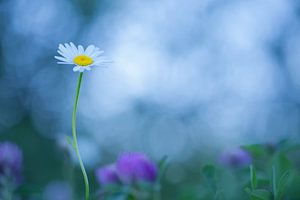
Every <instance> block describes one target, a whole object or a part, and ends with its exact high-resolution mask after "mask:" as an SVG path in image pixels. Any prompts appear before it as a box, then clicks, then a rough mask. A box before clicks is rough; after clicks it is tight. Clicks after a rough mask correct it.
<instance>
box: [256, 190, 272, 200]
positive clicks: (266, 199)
mask: <svg viewBox="0 0 300 200" xmlns="http://www.w3.org/2000/svg"><path fill="white" fill-rule="evenodd" d="M251 196H252V197H255V198H257V199H259V200H270V199H271V196H272V195H271V193H270V191H268V190H265V189H255V190H252V191H251Z"/></svg>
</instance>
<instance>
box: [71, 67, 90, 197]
mask: <svg viewBox="0 0 300 200" xmlns="http://www.w3.org/2000/svg"><path fill="white" fill-rule="evenodd" d="M82 75H83V72H81V73H80V74H79V78H78V85H77V89H76V97H75V102H74V109H73V115H72V136H73V143H74V144H73V146H74V149H75V152H76V155H77V158H78V161H79V164H80V168H81V171H82V175H83V179H84V184H85V200H89V193H90V192H89V190H90V189H89V180H88V176H87V173H86V171H85V168H84V165H83V162H82V159H81V156H80V152H79V148H78V143H77V136H76V113H77V104H78V97H79V92H80V86H81V80H82Z"/></svg>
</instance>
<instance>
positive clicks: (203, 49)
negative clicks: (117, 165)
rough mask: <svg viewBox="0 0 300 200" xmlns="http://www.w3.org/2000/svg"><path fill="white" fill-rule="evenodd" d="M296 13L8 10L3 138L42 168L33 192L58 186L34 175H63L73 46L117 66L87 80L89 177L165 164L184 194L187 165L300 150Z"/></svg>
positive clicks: (85, 1)
mask: <svg viewBox="0 0 300 200" xmlns="http://www.w3.org/2000/svg"><path fill="white" fill-rule="evenodd" d="M299 9H300V3H299V2H298V1H296V0H263V1H262V0H251V1H247V0H245V1H244V0H222V1H217V0H201V1H199V0H176V1H174V0H153V1H138V0H128V1H121V0H116V1H109V0H101V1H100V0H43V1H41V0H31V1H28V0H1V1H0V28H1V32H0V40H1V43H0V45H1V46H0V61H1V64H0V137H1V139H2V140H4V139H9V140H14V141H16V142H17V143H19V144H20V145H21V146H22V147H23V149H24V151H25V159H26V156H27V158H32V157H36V159H37V160H36V162H37V163H38V164H37V163H35V164H33V163H27V166H29V167H27V171H28V174H29V175H28V177H32V181H33V182H34V181H37V180H38V181H40V182H42V181H44V182H46V181H48V180H50V179H51V178H52V177H53V176H52V175H46V174H44V175H43V176H42V177H41V176H39V175H34V174H35V171H34V170H33V169H35V168H33V166H37V165H38V166H40V167H41V168H43V169H45V171H46V170H48V168H47V166H48V164H47V166H46V163H45V162H43V161H46V160H47V159H48V158H49V159H50V160H51V163H53V165H55V166H57V165H56V164H57V163H61V159H62V158H61V154H60V153H59V152H56V151H58V150H57V149H58V148H57V147H60V148H62V149H64V148H66V146H67V144H66V141H65V136H66V135H69V134H70V132H71V113H72V108H73V99H74V96H75V87H76V84H77V82H76V81H77V76H78V74H77V73H74V72H73V71H72V67H71V66H67V65H57V64H56V60H55V59H54V56H55V55H57V52H56V50H57V47H58V44H59V43H65V42H71V41H72V42H74V43H75V44H77V45H79V44H82V45H84V46H87V45H89V44H94V45H96V46H98V47H100V48H101V49H103V50H105V52H106V56H107V57H108V58H110V59H111V60H113V63H112V64H110V66H109V67H108V68H94V69H93V70H92V71H91V72H88V73H85V74H84V77H83V85H82V93H81V96H80V100H79V110H78V111H79V113H78V127H79V130H78V134H79V145H80V148H81V151H82V154H83V159H84V160H85V163H86V164H87V166H88V168H90V169H93V168H95V167H96V166H99V165H100V164H103V163H107V162H110V161H112V160H113V159H114V158H115V157H116V155H117V154H118V153H120V152H123V151H142V152H146V153H147V154H149V155H150V156H151V157H152V158H154V159H156V160H159V159H160V158H162V157H163V156H164V155H168V156H169V158H170V159H171V160H173V161H174V162H176V163H178V164H177V165H175V167H173V169H170V173H173V174H174V171H176V174H177V175H176V176H169V180H170V181H171V182H174V183H177V182H180V181H184V179H185V176H186V173H187V172H186V167H187V166H185V165H188V164H187V163H188V162H187V161H194V162H196V160H197V159H205V158H206V156H209V155H210V154H217V153H218V152H220V151H222V150H223V149H226V148H229V147H232V146H238V145H241V144H249V143H257V142H269V143H272V142H276V141H278V140H279V139H283V138H289V139H293V140H298V139H299V128H300V126H299V125H300V92H299V91H300V16H299ZM47 145H48V146H47ZM46 147H47V150H46ZM54 152H56V154H57V155H56V157H55V156H54V157H53V154H54V155H55V153H54ZM197 156H198V157H197ZM199 156H202V157H200V158H199ZM61 165H63V164H61ZM50 168H51V167H49V170H50ZM51 169H52V168H51ZM35 170H36V169H35ZM49 173H50V172H49ZM53 174H56V175H55V176H57V177H59V176H63V174H64V173H63V172H61V170H59V169H57V170H56V171H54V172H53ZM58 174H60V175H58ZM34 176H36V177H34ZM79 178H80V177H79ZM38 181H37V182H38Z"/></svg>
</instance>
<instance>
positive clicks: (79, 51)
mask: <svg viewBox="0 0 300 200" xmlns="http://www.w3.org/2000/svg"><path fill="white" fill-rule="evenodd" d="M78 53H79V54H83V53H84V48H83V46H81V45H78Z"/></svg>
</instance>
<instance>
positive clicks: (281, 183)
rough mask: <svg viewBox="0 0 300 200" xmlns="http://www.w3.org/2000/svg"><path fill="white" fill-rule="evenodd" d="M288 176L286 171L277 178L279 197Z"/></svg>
mask: <svg viewBox="0 0 300 200" xmlns="http://www.w3.org/2000/svg"><path fill="white" fill-rule="evenodd" d="M289 177H290V172H289V171H286V172H285V173H283V174H282V175H281V177H280V178H279V181H278V186H277V188H278V197H279V199H281V197H282V196H283V195H284V190H285V186H286V185H287V182H288V180H289Z"/></svg>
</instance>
